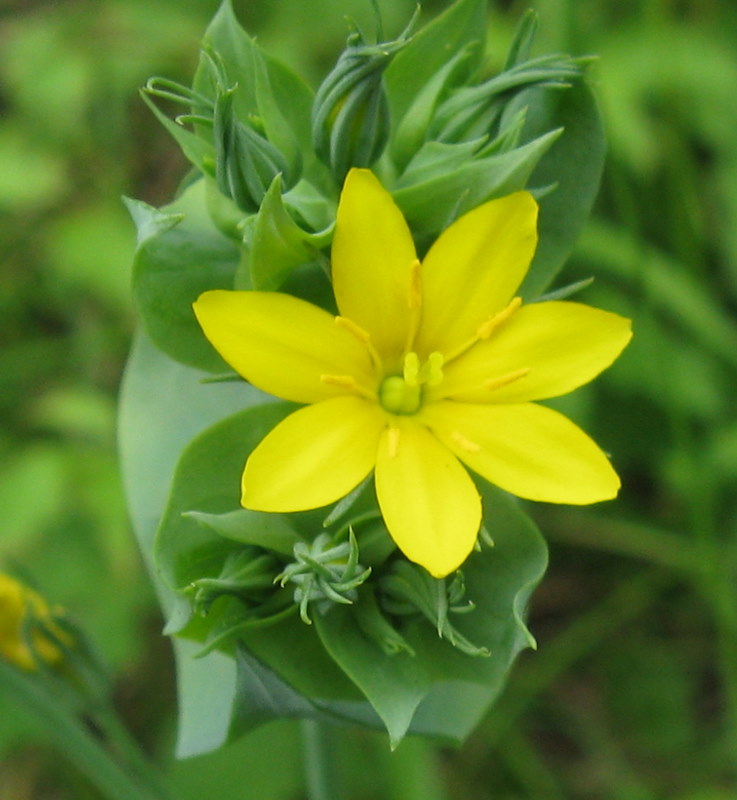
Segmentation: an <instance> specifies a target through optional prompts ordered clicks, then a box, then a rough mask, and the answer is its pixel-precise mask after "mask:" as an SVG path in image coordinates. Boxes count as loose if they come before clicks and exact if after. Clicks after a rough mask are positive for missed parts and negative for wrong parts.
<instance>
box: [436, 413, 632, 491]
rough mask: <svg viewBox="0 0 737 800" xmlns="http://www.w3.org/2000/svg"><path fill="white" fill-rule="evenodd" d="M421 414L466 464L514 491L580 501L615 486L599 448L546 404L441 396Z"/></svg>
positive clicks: (506, 488)
mask: <svg viewBox="0 0 737 800" xmlns="http://www.w3.org/2000/svg"><path fill="white" fill-rule="evenodd" d="M421 418H422V421H423V422H424V423H426V424H427V425H428V426H429V427H430V428H431V430H432V431H433V433H434V434H435V435H436V436H437V437H438V439H440V441H442V442H443V443H444V444H445V445H447V447H449V448H450V449H451V450H452V451H453V452H454V453H455V454H456V455H457V456H458V458H460V459H461V460H462V461H463V462H464V463H465V464H466V465H467V466H469V467H470V468H471V469H472V470H474V471H475V472H477V473H478V474H479V475H481V476H482V477H484V478H486V479H487V480H488V481H490V482H491V483H493V484H495V485H497V486H500V487H501V488H502V489H504V490H506V491H508V492H511V493H512V494H516V495H517V496H518V497H524V498H527V499H528V500H540V501H544V502H548V503H571V504H574V505H585V504H587V503H596V502H599V501H600V500H610V499H612V498H613V497H616V495H617V492H618V491H619V486H620V482H619V478H618V477H617V474H616V472H614V470H613V469H612V467H611V464H610V463H609V460H608V459H607V457H606V456H605V455H604V453H603V452H602V451H601V450H600V449H599V448H598V446H597V445H596V444H595V443H594V442H593V441H592V440H591V439H590V438H589V437H588V436H587V435H586V434H585V433H584V432H583V431H582V430H581V429H580V428H579V427H577V426H576V425H574V424H573V423H572V422H571V421H570V420H569V419H567V418H566V417H564V416H563V415H562V414H559V413H558V412H557V411H553V410H552V409H550V408H546V407H544V406H540V405H536V404H534V403H519V404H515V405H477V404H471V403H454V402H451V401H445V402H440V403H434V404H432V405H428V406H425V408H423V410H422V415H421Z"/></svg>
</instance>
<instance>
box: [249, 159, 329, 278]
mask: <svg viewBox="0 0 737 800" xmlns="http://www.w3.org/2000/svg"><path fill="white" fill-rule="evenodd" d="M331 237H332V228H329V229H328V230H327V231H325V232H323V233H308V232H307V231H304V230H302V228H300V227H299V225H297V223H296V222H295V221H294V220H293V219H292V217H291V216H290V214H289V212H288V211H287V208H286V206H285V205H284V200H283V198H282V192H281V176H279V175H277V176H276V177H275V178H274V180H273V182H272V184H271V186H270V187H269V190H268V191H267V193H266V195H265V197H264V200H263V203H262V204H261V208H260V209H259V211H258V214H257V216H256V223H255V227H254V230H253V237H252V239H251V249H250V257H249V259H248V263H249V267H250V278H251V286H252V287H253V288H254V289H257V290H261V291H270V290H275V289H278V288H279V287H280V286H281V285H282V284H283V283H284V281H285V280H286V279H287V278H288V277H289V275H290V274H291V272H292V271H293V270H294V269H295V268H296V267H298V266H299V265H300V264H306V263H308V262H310V261H313V260H314V259H315V257H316V256H317V253H318V251H319V250H320V249H321V248H322V247H325V246H327V245H328V244H329V242H330V238H331Z"/></svg>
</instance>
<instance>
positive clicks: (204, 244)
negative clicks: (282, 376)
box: [133, 181, 240, 372]
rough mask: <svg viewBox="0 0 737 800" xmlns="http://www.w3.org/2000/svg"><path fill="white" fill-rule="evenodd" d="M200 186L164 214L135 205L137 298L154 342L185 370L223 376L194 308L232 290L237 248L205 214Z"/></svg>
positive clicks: (134, 288) (134, 290)
mask: <svg viewBox="0 0 737 800" xmlns="http://www.w3.org/2000/svg"><path fill="white" fill-rule="evenodd" d="M204 193H205V182H204V181H198V182H197V183H195V184H193V185H192V186H190V187H189V188H188V189H187V190H186V192H185V193H184V194H183V195H182V196H181V197H180V198H179V199H178V200H177V201H176V202H175V203H173V204H172V205H171V206H168V207H167V208H166V209H164V210H163V212H158V211H155V210H154V209H151V210H150V213H148V215H147V214H146V209H145V207H144V206H143V205H141V204H137V205H134V206H133V207H134V209H135V214H136V216H137V222H138V226H139V231H143V233H144V237H145V238H143V241H141V242H140V244H139V245H138V248H137V250H136V255H135V259H134V262H133V293H134V297H135V300H136V303H137V306H138V309H139V311H140V313H141V316H142V319H143V324H144V326H145V328H146V331H147V333H148V334H149V336H150V337H151V339H152V340H153V341H154V342H155V343H156V345H157V347H159V348H161V350H163V351H164V352H165V353H166V354H167V355H169V356H171V357H172V358H174V359H176V360H177V361H181V362H182V363H183V364H187V365H189V366H193V367H197V368H199V369H206V370H209V371H211V372H224V371H225V370H226V369H227V368H226V366H225V363H224V362H223V361H222V359H221V358H220V356H219V355H218V354H217V353H216V352H215V350H214V349H213V348H212V346H211V345H210V343H209V342H208V341H207V340H206V339H205V337H204V335H203V334H202V331H201V329H200V326H199V325H198V324H197V320H196V319H195V316H194V313H193V311H192V303H193V302H194V301H195V300H196V299H197V298H198V297H199V295H200V294H201V293H202V292H204V291H206V290H208V289H232V288H233V279H234V276H235V272H236V268H237V265H238V261H239V258H240V250H239V248H238V247H237V246H236V245H235V244H234V243H233V242H232V241H230V240H229V239H228V238H226V237H225V236H223V235H222V234H221V233H220V232H218V231H217V230H216V229H215V228H214V227H213V226H212V223H211V222H210V219H209V216H208V214H207V211H206V209H205V197H204Z"/></svg>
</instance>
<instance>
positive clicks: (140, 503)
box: [118, 331, 262, 757]
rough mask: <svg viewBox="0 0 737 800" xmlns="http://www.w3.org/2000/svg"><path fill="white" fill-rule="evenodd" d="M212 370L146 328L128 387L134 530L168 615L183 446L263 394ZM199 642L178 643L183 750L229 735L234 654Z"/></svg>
mask: <svg viewBox="0 0 737 800" xmlns="http://www.w3.org/2000/svg"><path fill="white" fill-rule="evenodd" d="M205 374H206V373H202V372H198V371H196V370H193V369H191V368H189V367H185V366H183V365H182V364H179V363H177V362H175V361H172V360H171V359H169V358H167V357H166V356H165V355H164V354H163V353H162V352H161V351H160V350H159V349H157V348H156V347H155V346H154V345H153V344H152V343H151V341H150V340H149V339H148V338H147V337H146V335H145V334H144V333H143V332H142V331H139V333H138V335H137V336H136V339H135V342H134V345H133V349H132V351H131V355H130V358H129V360H128V365H127V367H126V371H125V376H124V378H123V385H122V390H121V397H120V417H119V426H118V436H119V442H120V459H121V469H122V474H123V483H124V487H125V492H126V497H127V500H128V508H129V513H130V517H131V521H132V523H133V531H134V533H135V535H136V539H137V541H138V546H139V548H140V550H141V554H142V556H143V559H144V562H145V563H146V566H147V567H148V570H149V573H150V575H151V579H152V581H153V584H154V587H155V589H156V593H157V595H158V597H159V601H160V603H161V605H162V608H163V610H164V614H165V615H166V616H170V615H171V614H172V613H173V610H174V608H175V606H176V604H177V598H176V597H175V595H174V594H173V592H172V591H171V589H170V588H169V587H168V586H166V585H165V584H164V583H163V582H162V580H161V578H160V576H159V574H158V572H157V571H156V569H155V567H154V564H153V540H154V535H155V532H156V529H157V527H158V525H159V519H160V518H161V515H162V513H163V509H164V506H165V504H166V498H167V495H168V491H169V485H170V482H171V478H172V475H173V473H174V469H175V467H176V464H177V461H178V460H179V456H180V454H181V451H182V450H183V449H184V447H185V446H186V445H187V443H188V442H189V440H190V439H192V437H194V436H196V435H197V434H198V433H199V432H200V431H201V430H203V429H204V428H207V427H208V426H210V425H212V424H213V423H214V422H216V421H217V420H219V419H221V418H222V417H224V416H228V415H230V414H232V413H234V412H235V411H236V410H238V409H241V408H243V406H244V405H247V404H248V402H254V401H255V400H256V399H258V400H260V399H261V397H262V396H261V395H260V394H259V393H257V392H256V391H255V390H252V389H249V388H248V387H244V385H243V384H240V385H237V384H225V383H221V384H216V385H212V384H203V383H201V378H202V377H204V376H205ZM172 398H176V402H172ZM195 649H199V645H197V646H196V648H195V646H194V645H193V644H192V643H189V642H185V641H175V643H174V652H175V656H176V659H177V686H178V693H179V715H180V716H179V740H178V753H179V755H180V756H182V757H184V756H188V755H196V754H198V753H203V752H207V751H209V750H213V749H215V748H216V747H219V746H220V745H221V744H223V743H224V742H225V740H226V738H227V735H228V728H229V725H230V719H229V711H230V709H231V706H232V702H233V697H234V696H235V691H236V689H235V682H236V669H235V665H234V663H233V660H232V659H230V658H227V657H225V656H223V655H222V654H220V653H211V654H210V655H208V656H206V657H205V658H202V659H200V660H197V661H195V660H194V659H193V658H192V653H193V652H194V650H195Z"/></svg>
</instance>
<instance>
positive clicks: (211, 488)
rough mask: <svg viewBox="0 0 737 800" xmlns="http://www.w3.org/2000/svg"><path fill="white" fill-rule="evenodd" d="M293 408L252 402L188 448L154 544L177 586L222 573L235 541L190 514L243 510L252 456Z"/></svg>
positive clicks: (245, 396) (159, 560) (166, 573)
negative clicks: (247, 467)
mask: <svg viewBox="0 0 737 800" xmlns="http://www.w3.org/2000/svg"><path fill="white" fill-rule="evenodd" d="M251 391H253V390H251V389H250V387H245V386H243V400H244V403H243V405H244V406H245V405H249V403H248V400H249V395H250V393H251ZM291 410H292V405H291V404H288V403H275V402H262V403H260V404H258V405H251V406H250V407H249V408H246V409H245V410H244V411H240V412H239V413H237V414H234V415H233V416H231V417H228V418H227V419H224V420H222V421H220V422H218V423H216V424H215V425H213V426H212V427H210V428H208V429H207V430H206V431H204V432H203V433H202V434H200V435H199V436H198V437H196V438H195V439H193V440H192V442H190V444H189V445H188V447H187V448H186V450H185V451H184V452H183V454H182V457H181V459H180V461H179V463H178V465H177V468H176V471H175V473H174V480H173V483H172V488H171V493H170V495H169V499H168V502H167V504H166V511H165V513H164V516H163V517H162V520H161V525H160V527H159V531H158V533H157V536H156V542H155V545H154V555H155V558H156V564H157V567H158V570H159V574H160V575H161V576H162V577H163V579H164V580H165V581H167V582H168V583H169V585H170V586H171V587H172V588H175V589H177V588H183V587H185V586H187V585H188V584H189V583H190V582H191V581H193V580H196V579H197V578H201V577H205V575H208V574H210V571H211V570H213V569H214V570H215V571H217V567H219V566H220V564H221V563H222V560H223V558H224V555H225V554H226V553H227V552H229V551H232V550H233V549H234V543H233V542H232V541H231V540H229V539H225V538H223V537H221V536H218V535H216V534H214V533H213V531H212V529H211V528H208V527H206V526H203V525H201V524H200V523H199V522H198V521H197V519H196V518H195V517H193V516H192V515H191V514H189V513H187V512H191V511H199V512H205V513H208V514H223V513H226V512H232V511H236V510H238V509H239V508H240V480H241V474H242V472H243V466H244V464H245V462H246V457H247V456H248V454H249V453H250V452H251V450H253V448H254V447H255V446H256V445H257V444H258V443H259V442H260V441H261V439H263V437H264V436H265V435H266V434H267V433H268V432H269V431H270V430H271V429H272V428H273V427H274V426H275V425H276V424H277V423H278V422H280V421H281V420H282V419H283V418H284V417H285V416H286V415H287V414H288V413H289V412H290V411H291ZM280 536H281V534H280ZM277 544H278V541H277Z"/></svg>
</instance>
